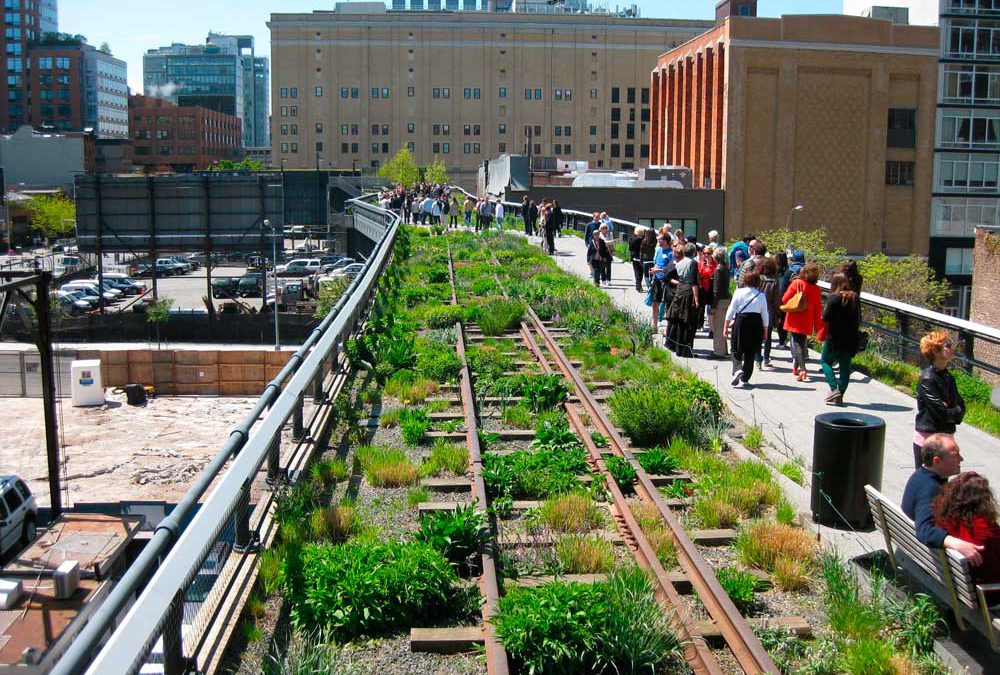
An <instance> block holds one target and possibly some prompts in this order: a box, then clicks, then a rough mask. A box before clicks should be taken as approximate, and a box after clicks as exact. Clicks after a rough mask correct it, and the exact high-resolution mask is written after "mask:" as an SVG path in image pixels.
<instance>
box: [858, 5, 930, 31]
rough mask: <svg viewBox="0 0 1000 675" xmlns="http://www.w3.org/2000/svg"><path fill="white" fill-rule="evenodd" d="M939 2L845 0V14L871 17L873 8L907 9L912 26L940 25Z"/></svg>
mask: <svg viewBox="0 0 1000 675" xmlns="http://www.w3.org/2000/svg"><path fill="white" fill-rule="evenodd" d="M938 4H939V0H844V14H848V15H853V16H869V14H870V10H871V8H872V7H873V6H876V7H907V8H909V10H910V25H913V26H936V25H938Z"/></svg>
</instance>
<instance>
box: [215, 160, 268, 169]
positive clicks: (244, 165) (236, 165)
mask: <svg viewBox="0 0 1000 675" xmlns="http://www.w3.org/2000/svg"><path fill="white" fill-rule="evenodd" d="M264 168H265V167H264V163H263V162H259V161H257V160H256V159H252V158H250V157H245V158H244V159H242V160H240V161H239V162H234V161H233V160H231V159H220V160H219V161H218V162H214V163H213V164H212V165H211V166H210V167H208V170H209V171H263V170H264Z"/></svg>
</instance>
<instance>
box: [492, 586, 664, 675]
mask: <svg viewBox="0 0 1000 675" xmlns="http://www.w3.org/2000/svg"><path fill="white" fill-rule="evenodd" d="M494 622H495V625H496V631H497V636H498V637H499V638H500V640H501V641H502V642H503V644H504V646H505V647H506V648H507V652H508V653H509V654H510V656H511V658H512V660H513V661H514V663H515V664H516V665H517V666H518V667H519V670H520V671H521V672H524V673H531V674H540V673H622V674H624V673H648V672H653V671H655V670H657V669H658V667H659V666H660V665H661V664H663V663H664V662H666V661H667V660H669V659H672V658H677V657H678V655H679V654H680V644H679V642H678V640H677V638H676V636H675V635H674V634H673V632H672V630H671V629H670V625H669V618H668V617H667V615H666V614H664V613H663V611H662V609H661V608H660V607H658V605H657V603H656V601H655V599H654V597H653V587H652V584H651V583H650V581H649V578H648V577H647V576H646V574H645V573H644V572H642V571H641V570H638V569H636V568H630V569H626V570H622V571H620V572H616V573H615V574H613V575H612V576H611V578H610V579H608V581H606V582H598V583H595V584H577V583H565V582H558V581H557V582H552V583H548V584H543V585H541V586H538V587H535V588H516V589H513V590H512V591H511V592H510V593H508V594H507V595H506V596H504V597H503V598H502V599H501V600H500V606H499V612H498V614H497V616H496V617H495V619H494Z"/></svg>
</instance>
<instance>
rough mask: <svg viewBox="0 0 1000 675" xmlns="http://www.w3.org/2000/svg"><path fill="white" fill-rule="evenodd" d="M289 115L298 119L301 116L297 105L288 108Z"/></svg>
mask: <svg viewBox="0 0 1000 675" xmlns="http://www.w3.org/2000/svg"><path fill="white" fill-rule="evenodd" d="M288 114H289V115H291V116H292V117H298V116H299V107H298V106H297V105H293V106H289V107H288Z"/></svg>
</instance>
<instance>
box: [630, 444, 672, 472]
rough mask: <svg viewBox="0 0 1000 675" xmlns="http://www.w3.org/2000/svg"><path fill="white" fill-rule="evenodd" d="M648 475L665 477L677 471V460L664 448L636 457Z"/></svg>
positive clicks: (654, 449)
mask: <svg viewBox="0 0 1000 675" xmlns="http://www.w3.org/2000/svg"><path fill="white" fill-rule="evenodd" d="M635 458H636V459H637V460H639V464H640V466H642V468H643V469H644V470H645V471H646V473H648V474H652V475H654V476H663V475H666V474H669V473H673V472H674V471H676V470H677V460H676V459H674V457H673V456H672V455H671V454H670V453H669V452H668V451H666V450H664V449H663V448H653V449H651V450H647V451H646V452H643V453H639V454H637V455H636V456H635Z"/></svg>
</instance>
